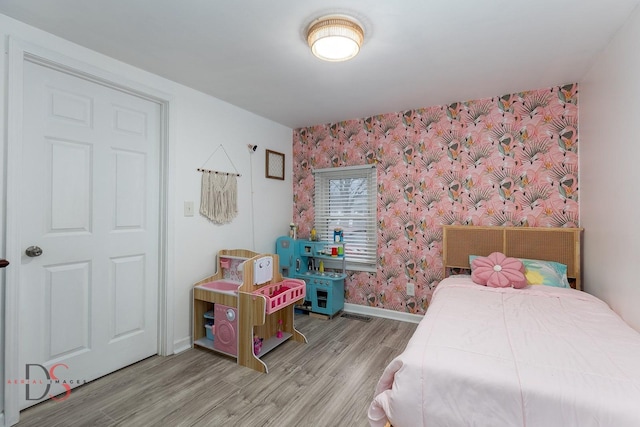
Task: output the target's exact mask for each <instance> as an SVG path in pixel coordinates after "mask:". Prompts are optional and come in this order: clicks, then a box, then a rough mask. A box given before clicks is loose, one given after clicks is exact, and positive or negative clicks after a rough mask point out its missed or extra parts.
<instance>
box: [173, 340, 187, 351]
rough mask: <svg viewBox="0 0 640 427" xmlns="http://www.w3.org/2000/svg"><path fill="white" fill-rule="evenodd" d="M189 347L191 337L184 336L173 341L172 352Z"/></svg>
mask: <svg viewBox="0 0 640 427" xmlns="http://www.w3.org/2000/svg"><path fill="white" fill-rule="evenodd" d="M190 348H191V337H185V338H182V339H179V340H177V341H174V342H173V354H178V353H182V352H183V351H186V350H189V349H190Z"/></svg>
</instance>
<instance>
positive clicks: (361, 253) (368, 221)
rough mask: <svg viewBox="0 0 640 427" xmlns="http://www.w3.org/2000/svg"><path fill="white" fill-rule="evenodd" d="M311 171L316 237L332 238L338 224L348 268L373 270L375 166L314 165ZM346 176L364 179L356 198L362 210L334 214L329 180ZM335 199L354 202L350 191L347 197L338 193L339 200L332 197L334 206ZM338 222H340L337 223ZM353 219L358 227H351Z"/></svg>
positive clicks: (322, 238) (374, 266)
mask: <svg viewBox="0 0 640 427" xmlns="http://www.w3.org/2000/svg"><path fill="white" fill-rule="evenodd" d="M313 174H314V178H315V195H314V210H315V220H314V225H315V228H316V233H317V235H318V239H319V240H324V241H333V231H334V227H335V226H336V225H338V226H340V227H341V228H342V229H343V233H344V243H345V255H346V259H345V262H346V268H347V270H351V271H369V272H375V271H376V270H377V264H378V254H377V253H378V223H377V207H378V204H377V194H378V177H377V175H378V174H377V169H376V166H375V165H362V166H345V167H339V168H325V169H316V170H314V171H313ZM349 178H361V179H364V180H365V188H364V190H365V192H364V194H363V195H362V196H361V197H360V198H359V199H360V200H359V205H360V207H361V211H362V212H360V213H359V214H356V215H354V214H352V213H351V212H349V213H347V214H344V215H340V216H336V215H335V214H332V213H331V210H330V207H331V204H332V199H331V181H337V180H344V179H349ZM334 188H335V187H334ZM338 197H339V196H338ZM336 203H338V204H340V203H345V204H349V205H351V206H353V194H350V195H349V199H345V198H343V197H339V198H338V200H335V197H334V200H333V204H334V206H335V204H336ZM337 222H339V224H336V223H337ZM354 223H357V226H358V227H359V230H353V228H352V227H353V224H354Z"/></svg>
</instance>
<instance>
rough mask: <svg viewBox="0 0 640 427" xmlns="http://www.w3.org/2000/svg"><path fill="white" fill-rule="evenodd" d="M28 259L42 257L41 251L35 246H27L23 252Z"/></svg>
mask: <svg viewBox="0 0 640 427" xmlns="http://www.w3.org/2000/svg"><path fill="white" fill-rule="evenodd" d="M24 253H25V254H27V256H28V257H32V258H33V257H36V256H40V255H42V249H40V248H39V247H37V246H29V247H28V248H27V250H26V251H24Z"/></svg>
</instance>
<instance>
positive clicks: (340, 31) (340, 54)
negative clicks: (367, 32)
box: [307, 15, 364, 62]
mask: <svg viewBox="0 0 640 427" xmlns="http://www.w3.org/2000/svg"><path fill="white" fill-rule="evenodd" d="M363 41H364V31H363V30H362V26H361V25H360V24H359V23H358V22H357V21H356V20H355V19H353V18H351V17H349V16H345V15H330V16H324V17H322V18H319V19H316V20H315V21H313V22H312V23H311V24H310V25H309V29H308V30H307V42H308V43H309V47H310V48H311V52H313V54H314V55H315V56H317V57H318V58H320V59H323V60H325V61H331V62H338V61H346V60H347V59H351V58H353V57H354V56H356V55H357V54H358V52H359V51H360V46H362V42H363Z"/></svg>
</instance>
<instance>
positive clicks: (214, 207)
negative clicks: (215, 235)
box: [198, 144, 240, 224]
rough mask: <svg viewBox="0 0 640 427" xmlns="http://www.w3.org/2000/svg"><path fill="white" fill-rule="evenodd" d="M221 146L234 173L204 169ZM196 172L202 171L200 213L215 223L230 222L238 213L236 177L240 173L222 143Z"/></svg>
mask: <svg viewBox="0 0 640 427" xmlns="http://www.w3.org/2000/svg"><path fill="white" fill-rule="evenodd" d="M221 148H222V151H223V152H224V154H225V156H227V159H229V163H231V166H233V169H235V171H236V173H229V172H219V171H214V170H209V169H204V166H205V165H206V164H207V162H208V161H209V160H210V159H211V157H213V155H214V154H216V152H217V151H218V150H219V149H221ZM198 172H202V181H201V185H202V187H201V189H200V215H202V216H204V217H205V218H207V219H209V220H210V221H212V222H214V223H215V224H227V223H229V222H231V221H232V220H233V219H234V218H235V217H236V215H238V181H237V179H236V177H239V176H240V174H239V173H238V169H236V166H235V165H234V164H233V162H232V161H231V157H229V154H227V150H225V149H224V147H223V146H222V144H220V145H219V146H218V148H216V149H215V150H214V151H213V153H211V155H210V156H209V158H208V159H207V161H206V162H204V165H202V167H201V168H198Z"/></svg>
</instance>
